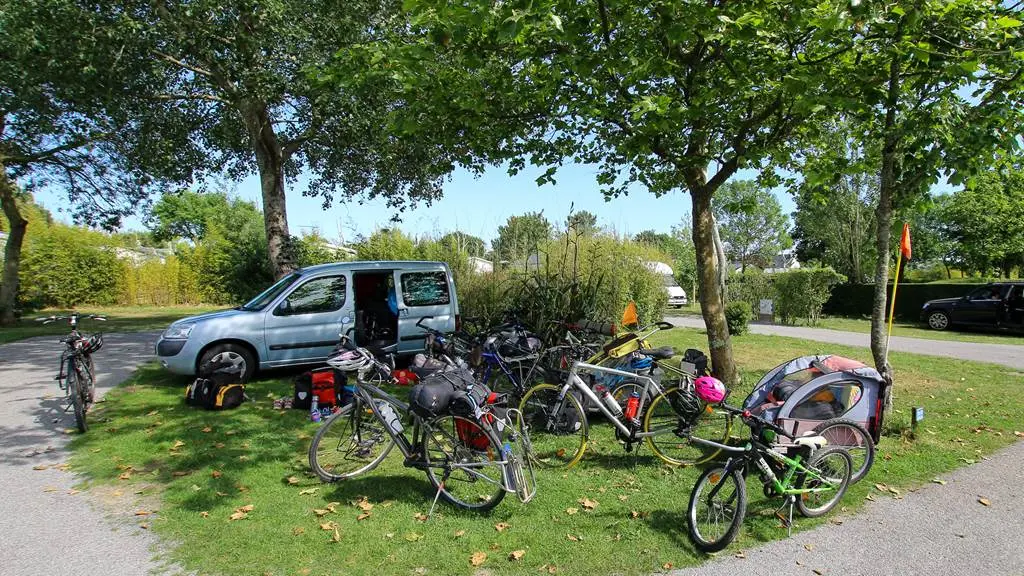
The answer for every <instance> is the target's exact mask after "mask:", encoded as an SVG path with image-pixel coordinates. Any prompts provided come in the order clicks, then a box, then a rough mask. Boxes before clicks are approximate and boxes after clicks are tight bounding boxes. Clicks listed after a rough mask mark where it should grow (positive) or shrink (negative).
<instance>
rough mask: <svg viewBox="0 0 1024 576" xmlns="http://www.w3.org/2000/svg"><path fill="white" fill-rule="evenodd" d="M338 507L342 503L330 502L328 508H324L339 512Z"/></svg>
mask: <svg viewBox="0 0 1024 576" xmlns="http://www.w3.org/2000/svg"><path fill="white" fill-rule="evenodd" d="M338 506H341V502H328V503H327V506H324V508H327V509H328V510H330V511H331V512H337V511H338Z"/></svg>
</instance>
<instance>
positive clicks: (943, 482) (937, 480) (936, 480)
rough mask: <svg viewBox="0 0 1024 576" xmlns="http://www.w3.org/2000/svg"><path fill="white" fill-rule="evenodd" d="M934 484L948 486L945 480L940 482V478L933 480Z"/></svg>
mask: <svg viewBox="0 0 1024 576" xmlns="http://www.w3.org/2000/svg"><path fill="white" fill-rule="evenodd" d="M932 482H933V483H935V484H941V485H942V486H945V485H946V481H945V480H940V479H938V478H932Z"/></svg>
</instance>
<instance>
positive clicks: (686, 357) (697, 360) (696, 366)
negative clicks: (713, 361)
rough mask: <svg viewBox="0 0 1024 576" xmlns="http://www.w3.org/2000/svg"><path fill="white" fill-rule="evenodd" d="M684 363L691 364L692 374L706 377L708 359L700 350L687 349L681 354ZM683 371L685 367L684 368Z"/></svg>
mask: <svg viewBox="0 0 1024 576" xmlns="http://www.w3.org/2000/svg"><path fill="white" fill-rule="evenodd" d="M682 361H683V362H684V363H687V364H692V365H693V370H694V373H695V374H696V375H697V376H698V377H699V376H707V375H708V374H709V372H708V357H707V355H705V354H704V353H703V352H701V351H700V350H697V349H694V348H689V349H687V350H686V352H685V353H684V354H683V360H682ZM684 370H685V367H684Z"/></svg>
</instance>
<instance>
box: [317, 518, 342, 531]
mask: <svg viewBox="0 0 1024 576" xmlns="http://www.w3.org/2000/svg"><path fill="white" fill-rule="evenodd" d="M337 527H338V523H337V522H335V521H334V520H328V521H327V522H324V523H323V524H321V525H320V529H321V530H334V529H335V528H337Z"/></svg>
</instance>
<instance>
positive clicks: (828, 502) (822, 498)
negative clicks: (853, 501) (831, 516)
mask: <svg viewBox="0 0 1024 576" xmlns="http://www.w3.org/2000/svg"><path fill="white" fill-rule="evenodd" d="M806 466H807V468H808V469H809V470H812V471H813V472H814V473H815V474H818V475H819V476H821V478H822V479H820V480H819V479H817V478H811V477H809V476H806V475H804V479H802V480H799V481H798V482H797V486H798V487H802V488H827V487H829V486H830V485H831V489H829V490H825V491H823V492H814V493H811V494H800V496H799V497H798V498H797V499H796V508H797V510H799V511H800V513H801V514H803V515H804V516H806V517H808V518H817V517H818V516H821V515H823V514H826V513H828V511H829V510H831V509H832V508H835V506H836V504H838V503H839V501H840V500H841V499H842V498H843V494H845V493H846V488H847V487H848V486H849V485H850V475H851V472H852V471H853V460H851V459H850V454H849V453H848V452H847V451H846V450H845V449H843V448H840V447H835V448H824V449H821V450H818V451H817V452H815V453H814V455H813V456H811V458H810V459H809V460H808V461H807V464H806Z"/></svg>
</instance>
